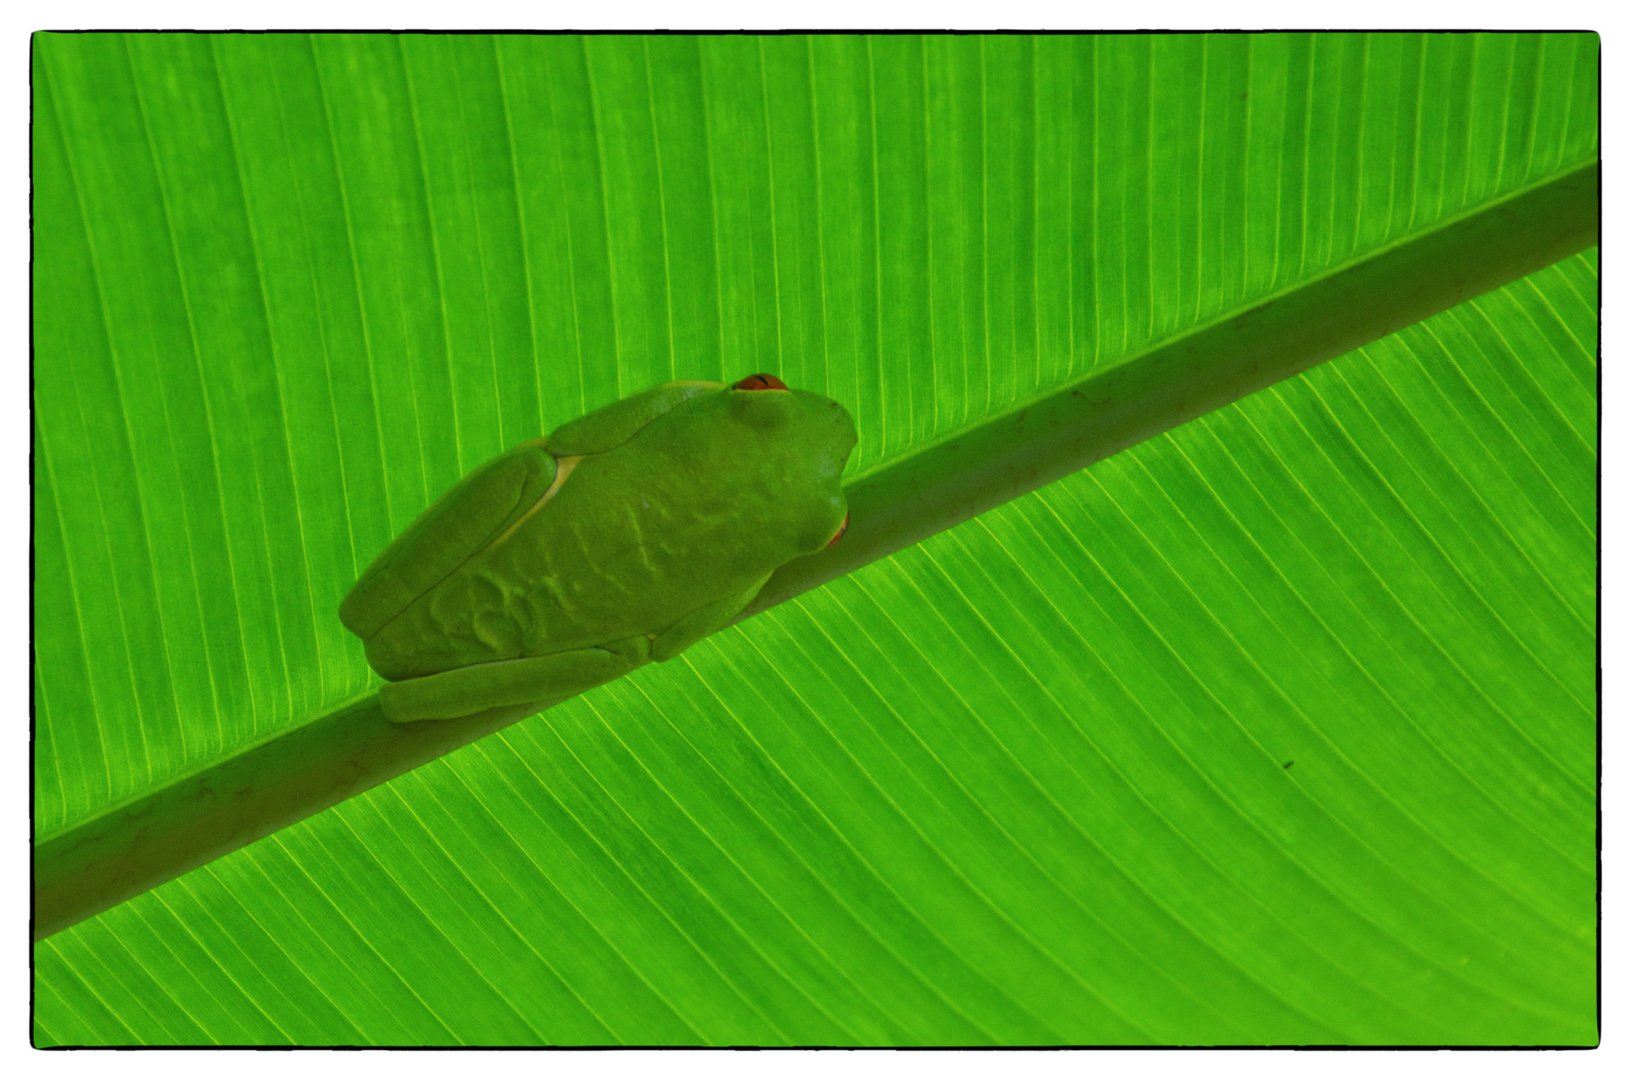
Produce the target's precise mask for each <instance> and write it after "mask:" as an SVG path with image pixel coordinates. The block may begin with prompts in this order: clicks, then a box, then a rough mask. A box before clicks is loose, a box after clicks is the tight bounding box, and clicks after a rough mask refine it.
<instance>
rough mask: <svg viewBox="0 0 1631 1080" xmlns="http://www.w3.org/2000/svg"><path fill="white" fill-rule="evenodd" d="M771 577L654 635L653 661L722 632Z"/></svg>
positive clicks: (692, 613)
mask: <svg viewBox="0 0 1631 1080" xmlns="http://www.w3.org/2000/svg"><path fill="white" fill-rule="evenodd" d="M769 580H770V575H769V574H766V575H765V576H764V577H762V578H760V579H759V580H758V581H755V582H754V583H753V584H752V585H749V586H748V587H747V588H746V589H744V590H743V591H742V592H739V593H737V594H736V595H734V596H727V597H725V599H723V600H715V601H714V602H713V603H711V604H709V605H707V606H706V607H700V608H697V610H695V611H693V612H691V614H689V615H687V616H686V617H685V618H683V619H681V620H680V621H679V622H677V623H675V624H674V625H673V626H670V627H669V628H668V629H667V630H664V631H663V632H662V633H661V634H658V635H657V638H656V640H655V641H653V642H652V643H651V658H652V659H653V660H668V659H671V658H672V657H675V656H678V655H679V654H680V653H682V652H684V651H685V650H686V649H688V648H690V647H691V646H692V645H693V644H695V643H696V642H698V641H700V640H702V639H703V638H705V637H707V636H708V635H709V634H711V633H713V632H714V631H715V630H721V629H723V628H724V627H725V625H726V624H727V623H729V622H730V621H731V620H732V619H734V618H736V614H737V612H739V611H741V610H742V609H743V608H745V607H747V606H748V603H749V602H750V601H751V600H752V599H753V598H754V597H755V596H758V595H759V590H760V589H762V588H764V587H765V582H767V581H769Z"/></svg>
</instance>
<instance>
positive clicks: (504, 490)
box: [340, 439, 563, 641]
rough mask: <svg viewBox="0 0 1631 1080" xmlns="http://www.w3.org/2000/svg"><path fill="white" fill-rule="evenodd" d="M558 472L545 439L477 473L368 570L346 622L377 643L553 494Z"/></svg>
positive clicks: (347, 604) (348, 605) (354, 591)
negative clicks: (427, 594)
mask: <svg viewBox="0 0 1631 1080" xmlns="http://www.w3.org/2000/svg"><path fill="white" fill-rule="evenodd" d="M558 471H563V470H557V468H556V463H555V456H554V455H553V454H551V453H550V452H549V449H548V448H547V446H546V444H545V442H544V440H543V439H533V440H531V441H529V442H524V443H522V444H521V445H520V446H517V447H515V448H513V449H511V450H510V451H509V452H508V453H505V454H502V455H500V456H499V457H496V458H494V459H493V460H491V461H489V462H487V463H486V464H485V465H482V466H481V467H480V468H478V469H476V470H475V471H474V472H472V473H471V474H470V475H469V476H466V477H465V478H464V479H463V480H461V481H459V482H458V484H456V485H455V486H454V487H453V489H452V490H451V491H449V492H448V493H447V494H446V495H443V496H442V497H441V498H440V499H438V500H437V501H436V502H435V504H433V505H432V506H431V507H430V508H429V509H428V510H426V511H425V512H424V513H423V514H420V515H419V517H418V518H417V519H416V520H415V521H414V523H413V524H412V525H410V526H408V528H407V529H406V530H404V531H403V533H402V535H401V536H398V537H397V538H396V539H395V540H393V541H391V543H390V545H389V546H387V547H386V549H385V550H384V551H382V552H380V554H379V557H378V558H376V559H375V560H374V561H373V562H372V563H370V564H369V566H368V569H366V570H364V571H363V572H362V576H361V577H360V578H358V579H357V583H356V584H355V585H353V586H352V587H351V592H350V593H348V594H347V595H346V598H345V599H344V600H343V601H341V602H340V622H342V623H343V624H345V627H346V628H347V629H348V630H350V631H351V632H352V633H354V634H356V635H357V636H358V637H360V638H362V639H363V640H364V641H367V640H368V639H369V638H371V637H373V636H374V634H376V633H377V632H378V631H379V629H380V627H382V626H384V625H385V624H386V623H388V622H390V621H391V620H392V619H394V618H396V617H397V616H398V615H400V614H401V613H402V610H403V609H404V608H406V607H407V606H408V605H409V604H411V603H412V602H413V601H414V600H415V599H417V598H418V597H419V595H420V594H421V593H423V592H424V591H425V590H426V589H428V588H430V587H431V586H433V585H435V584H436V583H437V582H439V581H441V580H442V579H443V578H445V577H447V575H449V574H451V573H452V572H453V571H454V570H456V569H458V568H459V566H460V565H462V564H463V563H464V562H465V560H467V559H469V558H470V557H471V556H472V555H474V554H476V553H477V552H478V551H480V550H481V549H482V548H484V547H486V546H487V544H489V543H491V542H492V540H493V539H494V538H495V537H497V536H498V535H500V534H501V533H502V532H503V531H504V529H506V528H508V527H509V526H510V525H511V524H513V523H514V522H515V520H516V519H517V518H519V517H520V516H521V515H522V514H525V513H526V512H527V511H528V510H530V509H532V507H533V506H534V505H535V504H537V503H538V501H539V500H540V499H542V498H544V496H545V495H547V494H549V493H550V492H552V491H553V490H554V487H553V485H554V482H555V478H556V475H557V472H558Z"/></svg>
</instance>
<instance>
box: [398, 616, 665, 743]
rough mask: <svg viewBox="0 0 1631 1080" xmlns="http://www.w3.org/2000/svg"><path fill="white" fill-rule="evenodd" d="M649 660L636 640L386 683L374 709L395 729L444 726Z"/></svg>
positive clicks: (594, 682) (575, 689) (582, 686)
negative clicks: (424, 723) (417, 723)
mask: <svg viewBox="0 0 1631 1080" xmlns="http://www.w3.org/2000/svg"><path fill="white" fill-rule="evenodd" d="M650 658H651V641H650V640H649V639H648V638H646V637H644V636H636V637H631V638H626V639H624V640H622V641H613V642H609V643H608V644H606V645H603V646H598V647H595V648H590V649H572V650H570V651H568V652H558V653H550V654H549V655H547V656H522V657H518V658H517V659H514V660H495V661H493V662H492V663H488V664H471V665H469V666H468V667H462V668H454V669H453V670H451V671H442V672H438V673H436V674H435V675H426V676H423V677H421V678H418V679H403V680H402V681H400V682H393V683H386V684H385V685H384V686H382V687H380V690H379V703H380V707H381V708H382V709H383V710H384V712H385V716H386V719H388V720H394V721H395V722H396V723H398V724H406V723H409V722H411V721H414V720H447V719H451V718H453V717H455V716H469V715H470V714H471V713H476V712H481V711H482V710H483V709H492V708H497V707H498V706H500V705H525V704H528V703H529V702H534V701H548V700H550V699H557V700H558V699H560V698H567V697H571V696H572V695H574V694H580V693H582V692H583V691H585V690H588V689H590V688H591V687H595V686H599V685H600V684H601V683H605V682H611V681H612V680H613V679H616V678H619V677H620V676H623V675H627V674H628V673H629V672H631V671H633V670H634V669H635V668H637V667H639V666H640V665H641V664H644V663H645V662H646V661H647V660H649V659H650Z"/></svg>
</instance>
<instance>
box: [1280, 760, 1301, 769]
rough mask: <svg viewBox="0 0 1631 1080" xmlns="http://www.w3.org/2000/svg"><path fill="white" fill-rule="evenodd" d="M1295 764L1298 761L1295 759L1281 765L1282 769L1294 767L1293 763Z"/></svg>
mask: <svg viewBox="0 0 1631 1080" xmlns="http://www.w3.org/2000/svg"><path fill="white" fill-rule="evenodd" d="M1295 764H1297V763H1296V762H1295V761H1288V762H1286V763H1285V764H1284V765H1282V766H1280V768H1282V769H1289V768H1291V767H1292V766H1293V765H1295Z"/></svg>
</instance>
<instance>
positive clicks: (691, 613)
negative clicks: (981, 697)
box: [339, 373, 856, 724]
mask: <svg viewBox="0 0 1631 1080" xmlns="http://www.w3.org/2000/svg"><path fill="white" fill-rule="evenodd" d="M855 444H856V430H855V422H854V420H853V419H852V418H851V416H850V414H849V412H848V410H846V409H845V408H844V407H843V406H842V405H841V404H839V403H838V402H837V401H834V400H832V399H830V398H826V397H823V396H821V395H819V394H816V393H813V392H810V391H806V390H797V389H791V388H789V387H788V386H787V384H786V383H784V382H783V381H782V380H781V379H780V378H778V377H776V376H774V375H770V374H765V373H760V374H755V375H750V376H748V377H746V378H744V379H740V380H738V381H737V382H735V383H732V384H730V385H728V386H727V385H726V384H724V383H722V382H714V381H709V380H701V379H694V380H678V381H673V382H666V383H662V384H660V385H658V386H654V387H651V388H650V389H647V390H644V391H641V392H640V393H636V394H633V395H630V396H628V397H624V398H622V399H620V400H618V401H615V402H612V403H610V404H608V405H605V406H603V407H602V408H599V409H596V410H595V411H593V412H590V413H587V414H585V415H583V416H580V417H578V418H577V419H575V420H571V421H568V422H567V423H565V424H562V425H561V426H559V427H557V428H555V429H554V430H553V431H551V432H549V434H547V435H545V436H543V437H541V438H535V439H531V440H528V441H526V442H522V443H521V444H519V445H517V446H515V447H513V448H512V449H510V450H508V451H506V452H505V453H502V454H500V455H499V456H498V457H496V458H493V459H492V460H490V461H488V462H486V463H485V464H483V465H481V466H479V467H478V468H476V469H474V470H473V471H471V472H470V473H469V474H468V475H466V476H465V477H464V478H463V479H462V480H460V481H459V482H458V483H457V484H455V485H454V486H453V487H452V488H451V489H450V490H449V491H448V492H447V493H446V494H445V495H443V496H442V497H441V498H440V499H438V500H436V502H434V503H433V504H432V505H431V506H430V507H429V508H428V509H427V510H425V511H424V513H422V514H421V515H420V516H419V517H418V518H417V519H416V520H415V521H414V522H413V523H412V524H410V525H409V526H408V527H407V529H405V530H404V531H403V532H402V533H401V535H399V536H398V537H396V538H395V539H394V540H392V541H391V543H390V544H389V545H388V546H387V547H386V548H385V550H384V551H382V552H381V553H380V555H379V557H378V558H376V559H374V561H373V562H372V563H370V564H369V565H368V567H367V568H366V569H364V570H363V572H362V574H361V575H360V576H359V577H358V579H357V582H356V584H355V585H354V586H353V587H352V588H351V590H350V592H349V593H347V594H346V596H345V598H344V600H343V601H341V603H340V609H339V615H340V621H341V623H342V624H343V625H344V626H345V627H346V629H348V630H349V631H351V632H352V633H353V634H355V635H356V636H357V637H359V638H361V639H362V641H363V646H364V653H365V656H366V658H367V661H368V664H369V666H370V667H371V668H372V669H373V670H374V671H375V672H376V673H378V674H379V675H380V676H381V678H383V679H384V680H385V683H384V685H383V686H381V687H380V689H379V701H380V708H381V710H382V711H383V713H384V714H385V716H386V718H387V719H389V720H391V721H394V722H396V723H399V724H408V723H419V722H428V721H435V720H451V719H456V718H458V717H464V716H473V715H474V714H476V713H480V712H483V711H485V710H489V709H496V708H500V707H511V706H517V705H533V704H537V705H539V707H543V703H552V702H557V701H561V700H565V699H566V698H569V697H573V696H575V695H577V694H580V693H582V692H584V691H586V690H589V689H592V688H594V687H596V686H600V685H602V684H603V683H607V682H610V681H612V680H614V679H617V678H621V677H622V676H624V675H627V674H628V673H629V672H631V671H634V670H635V669H637V668H639V667H641V666H642V665H644V664H646V663H649V662H651V661H666V660H671V659H673V658H674V657H676V656H678V655H679V654H680V653H682V652H683V651H684V650H685V649H686V648H688V647H689V646H690V645H692V644H694V643H695V642H697V641H699V640H701V639H702V638H704V637H706V636H708V635H709V634H712V633H714V632H715V631H717V630H720V629H723V628H724V627H725V626H727V625H729V624H730V623H731V622H732V621H733V620H734V619H735V618H736V617H737V616H738V615H739V614H741V612H742V611H743V609H744V608H746V607H747V605H748V604H749V603H750V602H752V600H753V598H754V597H755V596H757V595H758V593H759V590H760V589H762V588H763V587H764V584H765V582H766V581H768V580H769V578H770V576H771V575H772V574H773V573H775V571H776V570H778V569H779V568H781V567H782V566H784V565H786V564H787V563H789V562H792V561H793V560H794V559H797V558H800V557H802V556H806V555H811V554H814V553H816V552H819V551H821V550H822V549H823V548H824V547H828V546H830V545H832V544H835V543H837V542H838V540H839V538H840V537H842V536H843V535H844V531H845V529H846V528H847V527H848V525H849V507H848V503H847V501H846V499H845V495H844V488H843V484H842V477H843V472H844V468H845V466H846V464H847V463H848V461H849V457H850V453H851V451H852V450H853V449H854V447H855Z"/></svg>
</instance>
